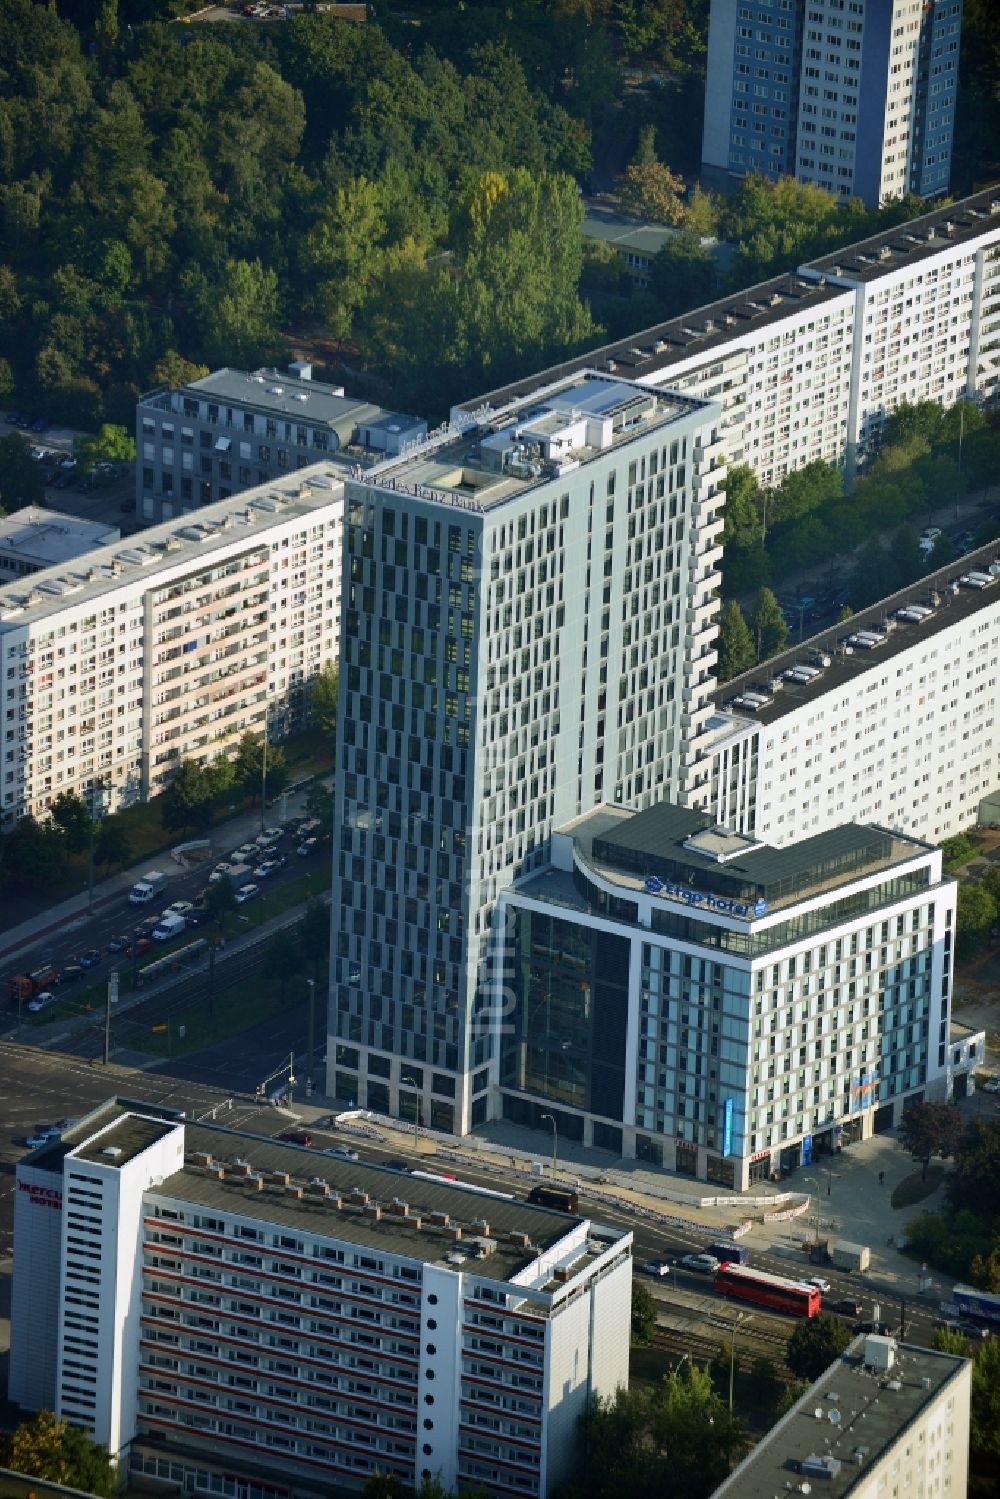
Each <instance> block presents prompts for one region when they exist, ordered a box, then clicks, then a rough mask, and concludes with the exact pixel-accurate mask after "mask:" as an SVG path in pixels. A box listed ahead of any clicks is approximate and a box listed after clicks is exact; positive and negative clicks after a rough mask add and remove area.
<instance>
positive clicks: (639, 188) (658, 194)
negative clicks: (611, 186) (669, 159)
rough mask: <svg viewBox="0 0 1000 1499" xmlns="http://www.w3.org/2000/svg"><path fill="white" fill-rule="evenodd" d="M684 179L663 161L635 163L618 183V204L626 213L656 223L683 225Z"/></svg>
mask: <svg viewBox="0 0 1000 1499" xmlns="http://www.w3.org/2000/svg"><path fill="white" fill-rule="evenodd" d="M683 191H684V182H683V179H682V178H680V177H677V176H675V175H674V173H673V172H672V171H671V170H670V168H669V167H668V166H664V164H663V162H661V161H647V162H641V163H639V162H633V163H632V165H631V166H629V167H626V168H625V172H624V174H623V176H622V177H621V179H620V180H619V184H618V201H619V203H620V204H621V206H622V209H623V211H624V212H625V213H630V214H633V215H634V216H635V217H636V218H639V219H649V220H650V222H651V223H654V224H677V225H680V224H683V222H684V203H683V199H682V197H681V194H682V193H683Z"/></svg>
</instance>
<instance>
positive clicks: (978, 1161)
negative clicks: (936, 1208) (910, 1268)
mask: <svg viewBox="0 0 1000 1499" xmlns="http://www.w3.org/2000/svg"><path fill="white" fill-rule="evenodd" d="M945 1192H946V1194H947V1198H948V1204H949V1211H947V1212H944V1213H921V1214H919V1215H918V1216H917V1217H916V1218H913V1219H911V1221H910V1222H909V1223H908V1224H907V1225H906V1233H907V1238H908V1240H909V1242H910V1246H911V1249H912V1250H913V1252H914V1253H915V1254H917V1255H919V1257H920V1258H921V1259H925V1260H927V1262H928V1263H929V1264H931V1265H934V1266H935V1268H936V1269H939V1270H943V1271H945V1272H946V1273H947V1274H948V1275H953V1276H955V1278H956V1279H959V1280H964V1281H970V1282H971V1283H972V1284H973V1285H977V1286H982V1288H983V1289H984V1290H988V1291H1000V1121H997V1120H994V1119H983V1118H974V1119H971V1120H970V1121H969V1123H968V1124H967V1125H966V1127H965V1131H964V1133H963V1134H962V1136H961V1139H960V1140H959V1141H958V1144H957V1146H956V1147H955V1149H954V1161H953V1164H952V1168H951V1170H950V1171H949V1173H948V1177H947V1182H946V1185H945Z"/></svg>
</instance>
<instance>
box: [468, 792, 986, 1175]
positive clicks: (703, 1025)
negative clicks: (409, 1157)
mask: <svg viewBox="0 0 1000 1499" xmlns="http://www.w3.org/2000/svg"><path fill="white" fill-rule="evenodd" d="M955 888H956V887H955V882H954V881H953V880H952V879H950V878H947V877H944V876H943V875H942V872H941V851H940V850H939V849H936V848H932V847H930V846H929V845H927V844H924V843H920V842H918V841H917V840H916V839H914V838H905V837H902V836H900V835H899V834H895V833H891V832H889V831H887V830H886V829H884V828H879V827H858V826H853V825H850V826H843V827H839V828H836V829H833V830H831V831H829V832H827V833H824V834H822V835H820V836H819V837H814V838H809V839H806V840H804V841H803V842H800V843H797V844H796V845H794V846H793V847H791V848H787V849H775V848H771V847H768V846H766V845H764V844H763V843H762V842H760V841H759V840H756V839H754V838H753V837H750V836H746V835H742V834H737V833H733V832H731V831H729V830H727V829H725V828H720V827H718V826H716V825H714V823H713V822H712V821H711V819H709V818H708V817H706V816H704V815H703V814H702V813H699V812H695V811H691V810H688V809H686V808H682V807H678V806H674V805H671V804H669V803H660V804H658V805H655V806H652V807H650V808H648V809H647V810H646V811H643V812H631V811H629V810H627V809H625V808H623V807H609V806H603V807H597V808H594V809H593V810H592V811H590V812H587V813H584V814H583V815H582V816H581V817H578V818H576V819H575V820H574V821H572V822H570V823H569V824H567V825H564V826H563V827H562V828H560V829H559V830H558V831H557V832H556V833H554V834H553V836H552V840H551V857H550V861H549V864H548V867H546V868H545V869H543V870H540V871H536V872H532V873H530V874H526V875H525V876H524V877H523V878H521V879H520V880H518V881H517V882H516V883H515V885H514V886H513V887H512V888H511V889H510V890H508V891H506V892H505V893H504V894H503V896H502V897H501V907H500V918H501V919H500V930H499V932H498V941H497V949H496V960H497V970H496V980H495V982H496V988H497V999H496V1003H495V1011H496V1013H497V1015H498V1017H499V1020H498V1043H497V1044H498V1049H499V1052H500V1102H499V1107H498V1109H497V1112H499V1113H501V1114H502V1115H503V1116H504V1117H506V1118H509V1119H512V1120H514V1121H516V1122H518V1123H523V1124H527V1125H537V1124H538V1123H539V1120H540V1117H541V1115H542V1114H543V1113H545V1114H546V1115H549V1116H551V1117H553V1118H555V1120H556V1123H557V1128H558V1131H559V1135H560V1137H563V1138H570V1139H578V1140H582V1141H583V1142H584V1143H585V1144H586V1145H593V1146H596V1147H600V1148H603V1149H605V1150H610V1151H613V1152H614V1153H615V1154H617V1155H622V1156H625V1157H636V1158H638V1159H640V1160H645V1161H650V1162H652V1163H654V1164H656V1165H663V1166H665V1167H667V1168H668V1169H669V1170H672V1171H677V1172H680V1173H681V1174H682V1175H688V1176H693V1177H697V1178H699V1179H700V1180H709V1181H716V1182H719V1183H721V1184H723V1185H725V1186H730V1187H735V1188H737V1189H741V1190H745V1189H746V1188H747V1187H748V1186H749V1185H750V1184H751V1183H752V1182H755V1181H764V1180H768V1179H771V1178H773V1177H774V1176H775V1175H780V1174H784V1173H785V1172H788V1171H792V1170H794V1169H796V1168H797V1167H798V1166H800V1165H803V1164H808V1163H809V1162H810V1161H811V1159H812V1158H813V1156H814V1155H816V1154H818V1153H826V1152H831V1151H836V1150H837V1149H839V1148H840V1146H841V1145H842V1144H844V1143H849V1142H851V1141H854V1140H858V1139H862V1138H866V1137H867V1136H869V1135H870V1134H871V1133H872V1132H873V1131H879V1130H882V1129H888V1128H891V1127H892V1125H893V1124H894V1123H898V1120H899V1118H900V1115H901V1113H902V1110H903V1108H904V1107H905V1104H906V1102H907V1101H908V1100H912V1099H917V1098H928V1099H943V1098H945V1097H947V1096H950V1095H951V1093H952V1092H953V1091H955V1065H956V1064H955V1053H954V1052H953V1050H952V1048H951V1044H950V1043H951V1036H950V1030H949V1018H950V1003H951V1000H950V995H951V979H952V944H953V940H954V927H955ZM978 1040H979V1047H978V1051H977V1053H976V1054H977V1055H978V1057H979V1058H980V1059H981V1056H982V1050H981V1042H982V1038H981V1036H980V1037H979V1038H978ZM957 1050H958V1052H959V1053H960V1060H959V1064H958V1068H959V1071H961V1072H962V1073H963V1081H962V1084H961V1086H959V1088H958V1091H959V1092H961V1091H964V1086H965V1084H964V1074H965V1073H967V1072H968V1070H969V1068H970V1067H971V1066H972V1065H974V1061H975V1057H973V1060H972V1061H970V1060H969V1058H968V1056H967V1054H966V1051H965V1050H964V1049H963V1048H961V1047H959V1048H957ZM973 1050H975V1048H974V1049H973Z"/></svg>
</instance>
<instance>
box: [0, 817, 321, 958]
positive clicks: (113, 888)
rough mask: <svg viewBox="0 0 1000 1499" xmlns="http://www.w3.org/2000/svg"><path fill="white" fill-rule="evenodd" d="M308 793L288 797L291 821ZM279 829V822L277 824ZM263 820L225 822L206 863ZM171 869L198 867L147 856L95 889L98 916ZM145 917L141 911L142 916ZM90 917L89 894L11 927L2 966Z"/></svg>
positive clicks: (214, 831) (0, 949)
mask: <svg viewBox="0 0 1000 1499" xmlns="http://www.w3.org/2000/svg"><path fill="white" fill-rule="evenodd" d="M304 803H305V791H304V790H303V791H300V792H296V793H295V794H294V795H293V796H289V798H288V805H287V816H288V818H292V817H295V816H298V815H299V814H300V813H301V812H302V811H303V810H304ZM276 816H277V813H276V810H275V807H274V806H273V805H272V807H270V808H269V809H268V810H267V811H266V813H265V819H266V818H268V817H271V818H276ZM275 826H277V821H275ZM260 827H261V819H260V808H259V807H258V808H254V809H253V810H251V811H249V812H240V813H238V814H237V815H236V816H235V817H232V818H230V819H229V820H228V821H226V822H220V823H218V824H217V825H216V826H215V827H213V828H210V829H209V832H208V837H209V839H210V840H211V845H212V847H211V848H210V850H209V854H208V855H207V856H206V859H205V860H204V862H205V863H206V865H207V864H208V863H209V860H211V861H212V862H214V861H215V860H216V859H217V858H221V857H222V855H223V853H225V852H227V851H228V850H229V849H231V848H233V847H237V846H238V845H239V844H240V843H243V842H245V841H247V840H248V839H249V838H252V837H255V836H256V835H257V834H258V833H259V832H260ZM187 841H188V840H186V839H183V838H181V839H178V846H179V845H180V844H181V843H184V842H187ZM164 864H165V865H166V866H167V867H168V868H170V869H177V868H180V869H181V870H184V869H187V870H191V869H193V868H194V867H195V866H194V865H193V864H191V865H187V866H185V865H178V864H177V861H176V860H175V859H174V857H173V855H172V854H171V853H170V851H169V850H167V851H163V850H161V852H160V853H158V854H147V856H146V857H145V859H143V861H142V862H141V863H140V864H133V865H132V866H131V868H130V869H124V870H121V871H120V872H119V873H118V874H113V875H111V876H110V877H109V878H108V879H105V880H101V881H100V882H99V883H95V885H94V905H93V910H94V911H95V912H97V911H101V910H103V909H104V908H105V907H106V906H109V905H112V904H114V903H115V902H116V901H120V900H121V898H122V896H123V894H124V893H125V891H126V890H130V889H131V888H132V886H133V885H134V884H135V882H136V880H138V879H141V878H142V876H143V874H145V872H146V870H147V869H153V868H156V867H159V866H162V865H164ZM142 914H143V913H142V912H141V911H140V912H139V915H140V916H141V915H142ZM90 916H91V910H90V901H89V897H88V894H87V892H86V891H82V892H81V893H80V894H79V895H74V896H71V897H70V898H69V900H64V901H62V902H60V904H59V905H57V906H51V907H50V908H49V910H47V911H45V912H44V913H43V914H41V915H39V916H34V917H32V918H31V919H30V920H28V921H23V922H21V924H20V925H19V926H16V927H10V928H8V930H7V931H0V964H2V963H6V962H7V961H8V959H10V958H12V957H14V956H16V957H17V958H18V960H19V961H20V960H21V959H22V958H26V957H27V956H28V955H29V954H30V953H31V952H32V951H33V949H34V948H36V947H38V946H40V945H41V944H42V943H44V942H45V941H46V940H47V939H48V938H49V937H51V936H52V935H53V933H56V932H58V933H59V934H60V935H61V936H66V935H68V934H69V933H71V932H75V931H79V930H81V929H82V928H83V927H85V926H86V924H87V922H88V921H89V919H90Z"/></svg>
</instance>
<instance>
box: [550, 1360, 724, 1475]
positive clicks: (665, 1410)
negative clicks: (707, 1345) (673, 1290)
mask: <svg viewBox="0 0 1000 1499" xmlns="http://www.w3.org/2000/svg"><path fill="white" fill-rule="evenodd" d="M581 1428H582V1433H581V1434H582V1440H581V1441H580V1443H579V1444H578V1448H577V1465H576V1469H575V1472H574V1474H573V1477H572V1479H571V1481H570V1483H569V1484H568V1485H567V1486H565V1487H564V1490H563V1492H564V1493H565V1494H566V1495H567V1496H568V1499H702V1496H706V1495H708V1494H710V1493H711V1492H712V1490H713V1489H714V1488H716V1486H717V1485H718V1484H719V1483H720V1482H721V1481H722V1479H723V1478H724V1477H725V1476H726V1474H727V1473H728V1472H729V1469H730V1467H731V1466H732V1463H733V1461H734V1460H735V1458H736V1457H737V1455H738V1453H739V1451H740V1448H741V1446H742V1444H743V1440H744V1431H743V1425H742V1423H741V1422H740V1421H739V1419H738V1418H735V1417H733V1416H731V1415H730V1413H729V1411H728V1409H727V1408H726V1405H725V1404H724V1402H723V1401H722V1400H721V1399H720V1397H719V1395H718V1394H717V1393H716V1391H715V1389H714V1388H713V1385H712V1380H711V1378H710V1376H709V1374H708V1372H707V1371H706V1370H705V1369H700V1368H698V1367H696V1366H695V1365H693V1364H692V1363H691V1362H690V1361H687V1362H685V1363H683V1364H682V1366H681V1367H680V1368H679V1369H677V1370H675V1371H674V1372H672V1373H671V1374H668V1375H666V1376H664V1378H663V1379H661V1380H660V1381H659V1382H658V1383H657V1384H655V1385H652V1386H638V1387H634V1388H632V1389H629V1390H619V1391H618V1393H617V1395H616V1396H614V1398H613V1399H610V1400H606V1401H601V1400H598V1401H596V1402H595V1404H594V1406H593V1407H592V1409H591V1410H590V1412H588V1414H587V1416H586V1417H585V1418H584V1419H583V1421H582V1422H581Z"/></svg>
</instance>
